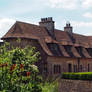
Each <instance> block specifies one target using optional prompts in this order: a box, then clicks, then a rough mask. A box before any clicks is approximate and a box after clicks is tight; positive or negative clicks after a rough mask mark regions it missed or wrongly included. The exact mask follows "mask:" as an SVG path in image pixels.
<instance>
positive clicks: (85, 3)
mask: <svg viewBox="0 0 92 92" xmlns="http://www.w3.org/2000/svg"><path fill="white" fill-rule="evenodd" d="M82 7H83V8H87V9H88V8H91V7H92V0H82Z"/></svg>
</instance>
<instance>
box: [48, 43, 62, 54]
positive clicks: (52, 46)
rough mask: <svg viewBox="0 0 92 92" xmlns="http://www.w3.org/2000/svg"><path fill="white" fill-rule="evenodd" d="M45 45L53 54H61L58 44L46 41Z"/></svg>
mask: <svg viewBox="0 0 92 92" xmlns="http://www.w3.org/2000/svg"><path fill="white" fill-rule="evenodd" d="M47 46H48V47H49V49H50V50H51V52H52V53H53V54H54V55H55V56H63V54H62V52H61V50H60V48H59V45H58V44H56V43H48V44H47Z"/></svg>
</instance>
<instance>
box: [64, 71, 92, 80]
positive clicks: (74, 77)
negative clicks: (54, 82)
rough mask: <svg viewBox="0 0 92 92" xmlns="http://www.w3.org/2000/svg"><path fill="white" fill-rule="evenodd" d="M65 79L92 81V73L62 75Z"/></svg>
mask: <svg viewBox="0 0 92 92" xmlns="http://www.w3.org/2000/svg"><path fill="white" fill-rule="evenodd" d="M62 78H63V79H72V80H92V72H79V73H62Z"/></svg>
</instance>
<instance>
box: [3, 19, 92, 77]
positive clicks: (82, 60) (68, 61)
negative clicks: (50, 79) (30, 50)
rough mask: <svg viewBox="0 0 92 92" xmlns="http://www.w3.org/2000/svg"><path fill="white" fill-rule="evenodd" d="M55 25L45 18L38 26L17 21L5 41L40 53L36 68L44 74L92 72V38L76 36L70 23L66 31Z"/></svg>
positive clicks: (51, 20)
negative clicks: (28, 46) (35, 49)
mask: <svg viewBox="0 0 92 92" xmlns="http://www.w3.org/2000/svg"><path fill="white" fill-rule="evenodd" d="M54 23H55V22H54V21H53V19H52V17H48V18H42V19H41V21H40V22H39V25H34V24H29V23H24V22H19V21H17V22H16V23H15V24H14V25H13V26H12V27H11V28H10V30H9V31H8V32H7V33H6V34H5V35H4V36H3V37H2V40H3V41H6V42H9V43H10V45H11V46H20V47H21V48H24V47H25V46H27V45H30V46H35V47H36V48H37V50H39V51H40V53H41V57H42V58H41V60H40V61H38V63H37V65H38V66H39V69H40V72H41V73H43V74H44V73H45V74H47V75H50V76H51V75H52V76H56V75H58V74H61V73H62V72H84V71H85V72H90V71H92V42H91V41H92V37H91V36H84V35H80V34H75V33H73V28H72V26H71V25H70V23H66V26H65V27H64V31H62V30H58V29H56V28H55V26H54ZM17 38H20V39H21V42H20V43H17Z"/></svg>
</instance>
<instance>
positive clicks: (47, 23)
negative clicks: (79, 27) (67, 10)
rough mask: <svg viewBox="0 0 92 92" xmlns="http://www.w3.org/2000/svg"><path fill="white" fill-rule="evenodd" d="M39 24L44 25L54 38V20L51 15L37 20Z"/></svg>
mask: <svg viewBox="0 0 92 92" xmlns="http://www.w3.org/2000/svg"><path fill="white" fill-rule="evenodd" d="M39 25H40V26H42V27H45V28H46V29H47V30H48V33H49V35H50V36H51V37H52V38H54V39H55V35H54V21H53V19H52V17H48V18H41V22H39Z"/></svg>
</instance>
